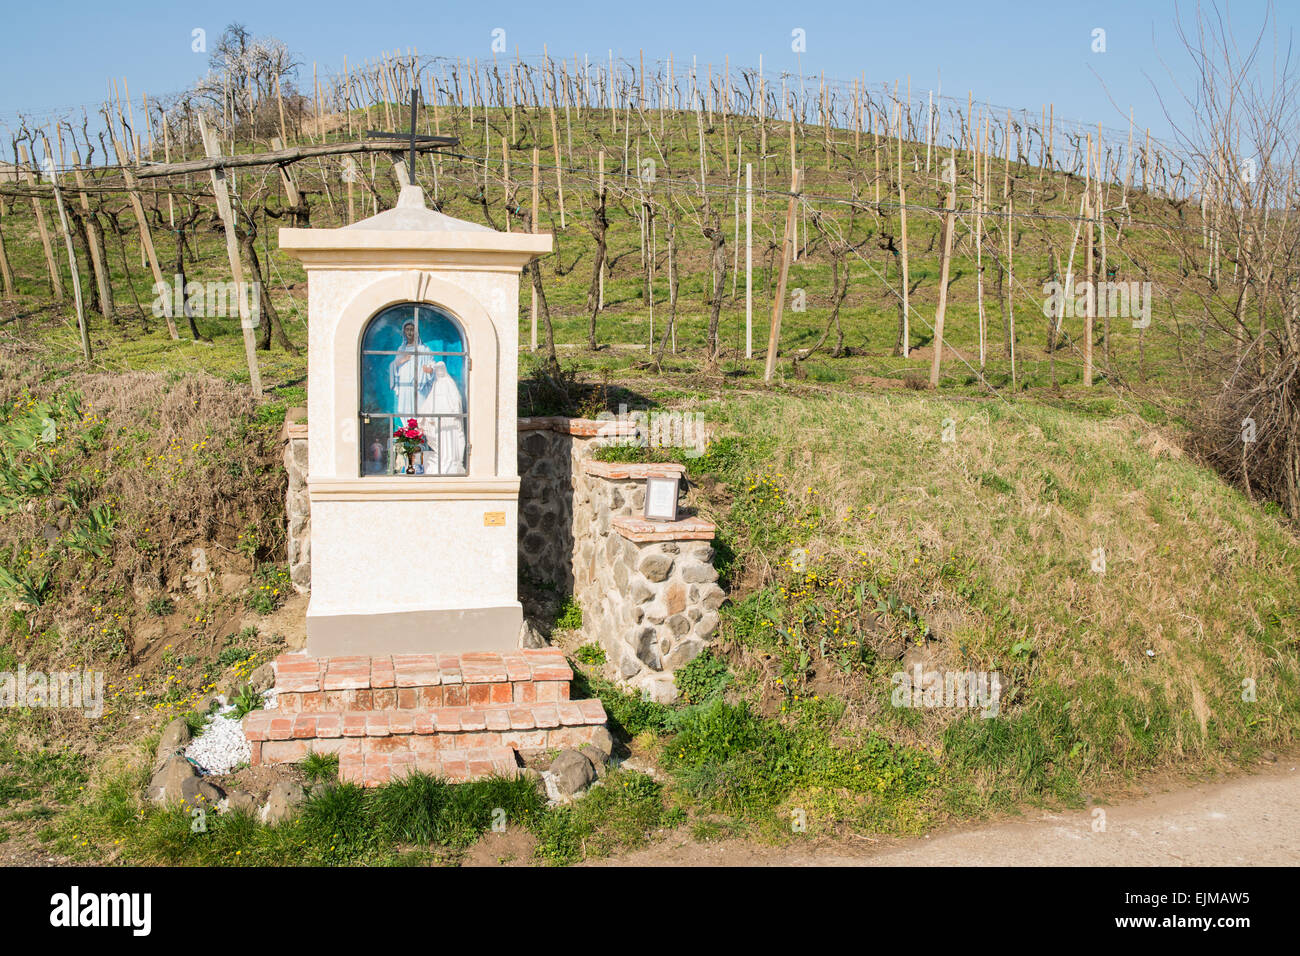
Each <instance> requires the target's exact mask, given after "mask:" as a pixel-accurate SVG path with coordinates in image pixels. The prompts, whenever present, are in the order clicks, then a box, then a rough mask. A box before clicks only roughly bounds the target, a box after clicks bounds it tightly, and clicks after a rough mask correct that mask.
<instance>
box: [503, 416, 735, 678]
mask: <svg viewBox="0 0 1300 956" xmlns="http://www.w3.org/2000/svg"><path fill="white" fill-rule="evenodd" d="M618 425H621V426H622V428H621V430H620V431H618V432H616V431H615V428H616V427H617V426H618ZM519 427H520V442H519V473H520V476H521V479H522V482H521V488H520V508H519V547H520V555H519V558H520V568H521V569H526V571H525V573H531V574H532V575H533V577H534V578H536V579H538V580H542V581H546V582H548V583H551V584H554V585H556V586H558V587H560V588H561V589H563V590H567V591H570V592H571V593H572V594H573V595H574V596H575V597H576V598H577V600H578V603H579V605H580V606H581V607H582V618H583V631H584V633H585V634H586V636H587V637H588V638H590V639H591V640H593V641H596V642H598V643H599V644H600V645H601V646H602V647H604V648H605V652H606V654H607V656H608V658H609V660H610V662H611V664H612V665H613V667H614V668H615V670H616V671H617V674H618V676H619V678H620V679H622V680H624V681H626V682H627V683H628V684H630V685H631V686H633V687H636V688H639V689H641V690H642V691H643V692H644V693H646V694H648V695H650V696H652V697H654V698H655V699H658V700H666V699H671V698H672V697H673V696H674V695H675V694H676V688H675V685H674V684H673V680H672V673H673V671H674V670H675V669H676V668H678V667H681V666H682V665H684V664H686V663H687V662H689V661H690V660H691V659H692V658H694V657H695V656H696V655H698V654H699V653H700V652H701V651H702V650H704V648H705V647H706V646H707V645H708V643H709V641H711V640H712V639H713V638H714V636H715V635H716V633H717V629H718V623H719V615H718V609H719V607H720V606H721V604H722V602H723V600H724V595H723V592H722V589H721V588H720V587H719V586H718V584H717V579H718V573H717V571H716V570H715V569H714V567H713V563H712V562H713V545H712V540H713V536H714V531H715V528H714V526H713V523H712V522H710V521H707V520H705V519H702V518H698V517H695V516H693V515H684V516H682V517H680V518H679V519H678V520H677V521H674V522H651V521H647V520H645V519H643V518H642V517H640V515H641V513H642V510H643V509H644V507H645V479H646V478H648V477H659V476H678V477H679V478H681V479H682V492H681V493H682V495H683V496H684V495H685V491H686V486H685V480H684V479H685V468H683V467H682V466H681V465H676V464H650V465H629V464H613V463H607V462H600V461H596V460H595V459H594V458H593V457H592V455H593V453H594V452H595V450H596V449H597V448H598V447H600V446H601V445H605V444H609V443H611V442H613V441H615V440H616V439H617V438H618V437H619V436H620V435H624V434H627V435H635V428H636V426H635V424H633V423H614V422H593V421H587V420H582V419H566V418H546V419H531V420H529V419H521V420H520V425H519Z"/></svg>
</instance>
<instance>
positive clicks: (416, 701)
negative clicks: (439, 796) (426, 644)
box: [274, 648, 573, 713]
mask: <svg viewBox="0 0 1300 956" xmlns="http://www.w3.org/2000/svg"><path fill="white" fill-rule="evenodd" d="M274 666H275V678H276V679H275V686H276V691H277V699H276V706H277V707H278V708H279V709H281V710H283V711H288V712H290V713H299V712H330V711H342V710H398V709H400V710H416V709H421V708H437V707H479V708H482V707H493V706H500V705H505V704H533V703H556V702H559V701H562V700H568V698H569V681H571V680H572V679H573V671H572V669H571V668H570V667H569V665H568V662H567V661H565V659H564V655H563V653H562V652H561V651H559V650H558V649H555V648H543V649H540V650H522V651H518V652H515V653H510V654H494V653H481V654H399V655H394V656H383V657H328V658H326V657H308V656H307V655H305V654H301V653H295V654H282V655H281V656H280V657H278V658H276V660H275V662H274Z"/></svg>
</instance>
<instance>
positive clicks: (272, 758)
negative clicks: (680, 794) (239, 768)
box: [244, 698, 606, 779]
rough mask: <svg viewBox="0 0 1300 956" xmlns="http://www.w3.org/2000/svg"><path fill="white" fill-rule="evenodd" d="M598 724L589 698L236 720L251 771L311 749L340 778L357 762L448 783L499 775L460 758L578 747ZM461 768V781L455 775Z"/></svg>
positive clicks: (598, 708) (269, 713) (598, 709)
mask: <svg viewBox="0 0 1300 956" xmlns="http://www.w3.org/2000/svg"><path fill="white" fill-rule="evenodd" d="M605 719H606V718H605V708H604V707H603V706H602V705H601V703H600V701H599V700H596V699H594V698H592V699H588V700H572V701H570V700H564V701H558V702H556V703H554V704H527V705H524V704H512V705H510V706H505V707H490V708H474V707H438V708H426V709H419V710H367V711H334V712H299V713H286V712H283V711H280V710H258V711H254V712H253V713H251V714H249V715H248V716H247V717H245V718H244V734H245V735H246V736H247V737H248V741H249V746H250V748H251V750H252V757H251V761H250V762H251V763H252V765H253V766H259V765H262V764H282V763H297V762H299V761H301V760H302V759H303V758H304V757H306V756H307V753H308V752H309V751H314V752H316V753H337V754H338V755H339V766H340V775H341V776H342V769H343V767H344V765H345V764H346V766H348V767H351V768H352V769H351V770H350V771H349V774H350V776H349V777H344V779H355V778H356V774H357V769H356V768H357V761H358V760H360V761H361V762H362V766H364V767H366V768H369V767H370V766H371V764H372V763H373V764H375V765H376V766H378V765H380V764H382V765H384V766H386V767H388V768H389V771H388V773H389V774H390V776H397V775H400V774H401V773H402V772H407V771H410V770H413V769H419V770H423V771H424V772H426V773H437V774H442V775H444V776H447V777H448V778H449V779H469V778H472V777H475V776H483V775H485V774H486V773H491V772H500V771H499V770H484V766H485V765H484V764H482V760H484V759H488V758H484V757H479V758H475V761H476V762H475V765H474V766H473V767H469V765H468V764H465V763H464V761H466V760H468V759H469V758H467V757H465V756H464V755H465V754H467V753H470V752H475V753H488V752H491V753H494V754H496V757H493V758H492V759H493V760H496V759H497V757H501V756H502V754H503V753H509V754H511V755H512V758H511V759H512V760H513V754H514V753H515V752H516V751H524V752H529V751H540V750H557V749H564V748H570V747H574V748H576V747H581V746H582V745H583V744H586V743H591V742H592V741H593V740H594V738H595V735H596V733H597V731H598V730H599V728H601V727H603V726H604V725H605ZM380 758H383V759H382V760H381V759H380ZM497 764H500V761H499V760H498V761H497ZM497 764H494V767H495V766H497ZM516 765H517V764H515V763H511V764H510V766H511V767H514V766H516ZM466 767H469V769H468V770H466V769H465V768H466ZM462 770H464V771H465V773H466V774H468V776H460V777H458V776H457V775H458V774H461V771H462ZM370 776H372V775H370V774H369V770H367V778H369V777H370Z"/></svg>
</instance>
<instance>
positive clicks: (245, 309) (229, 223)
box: [199, 113, 262, 402]
mask: <svg viewBox="0 0 1300 956" xmlns="http://www.w3.org/2000/svg"><path fill="white" fill-rule="evenodd" d="M199 136H201V137H202V138H203V150H204V152H205V153H207V156H208V158H209V159H216V158H217V157H218V156H220V155H221V150H220V149H219V148H218V146H217V140H216V137H215V136H214V135H213V134H211V133H210V132H209V131H208V124H207V123H206V122H204V120H203V114H202V113H200V114H199ZM211 176H212V194H213V195H214V196H215V197H216V200H217V213H218V214H219V215H220V216H221V225H222V226H223V227H224V228H225V233H226V257H227V258H228V259H229V260H230V273H231V276H232V278H234V280H235V288H236V290H237V291H236V292H235V298H236V299H237V300H238V302H239V326H240V329H241V330H242V331H243V333H244V358H245V359H246V360H247V361H248V380H249V384H250V385H251V386H252V389H253V398H254V399H256V400H257V401H259V402H260V401H261V400H262V373H261V371H260V370H259V369H258V367H257V343H256V342H255V341H254V340H253V317H252V314H251V313H250V310H249V305H248V303H249V297H248V296H247V295H245V294H244V264H243V262H242V261H241V260H240V258H239V236H238V235H237V233H236V228H235V211H234V209H233V208H232V207H231V205H230V193H229V192H227V190H226V171H225V170H224V169H222V168H221V167H220V166H218V167H216V168H214V169H212V170H211Z"/></svg>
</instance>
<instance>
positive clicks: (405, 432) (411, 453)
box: [393, 418, 425, 475]
mask: <svg viewBox="0 0 1300 956" xmlns="http://www.w3.org/2000/svg"><path fill="white" fill-rule="evenodd" d="M393 437H394V438H396V439H397V444H398V447H400V448H401V449H402V454H404V455H405V456H406V464H407V468H406V473H407V474H408V475H413V474H415V456H416V455H418V454H419V453H420V452H421V450H423V448H424V442H425V436H424V432H423V431H421V429H420V425H419V423H418V422H417V421H416V420H415V419H414V418H408V419H407V420H406V424H405V425H403V426H402V427H401V428H399V429H397V430H396V431H395V432H393Z"/></svg>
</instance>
